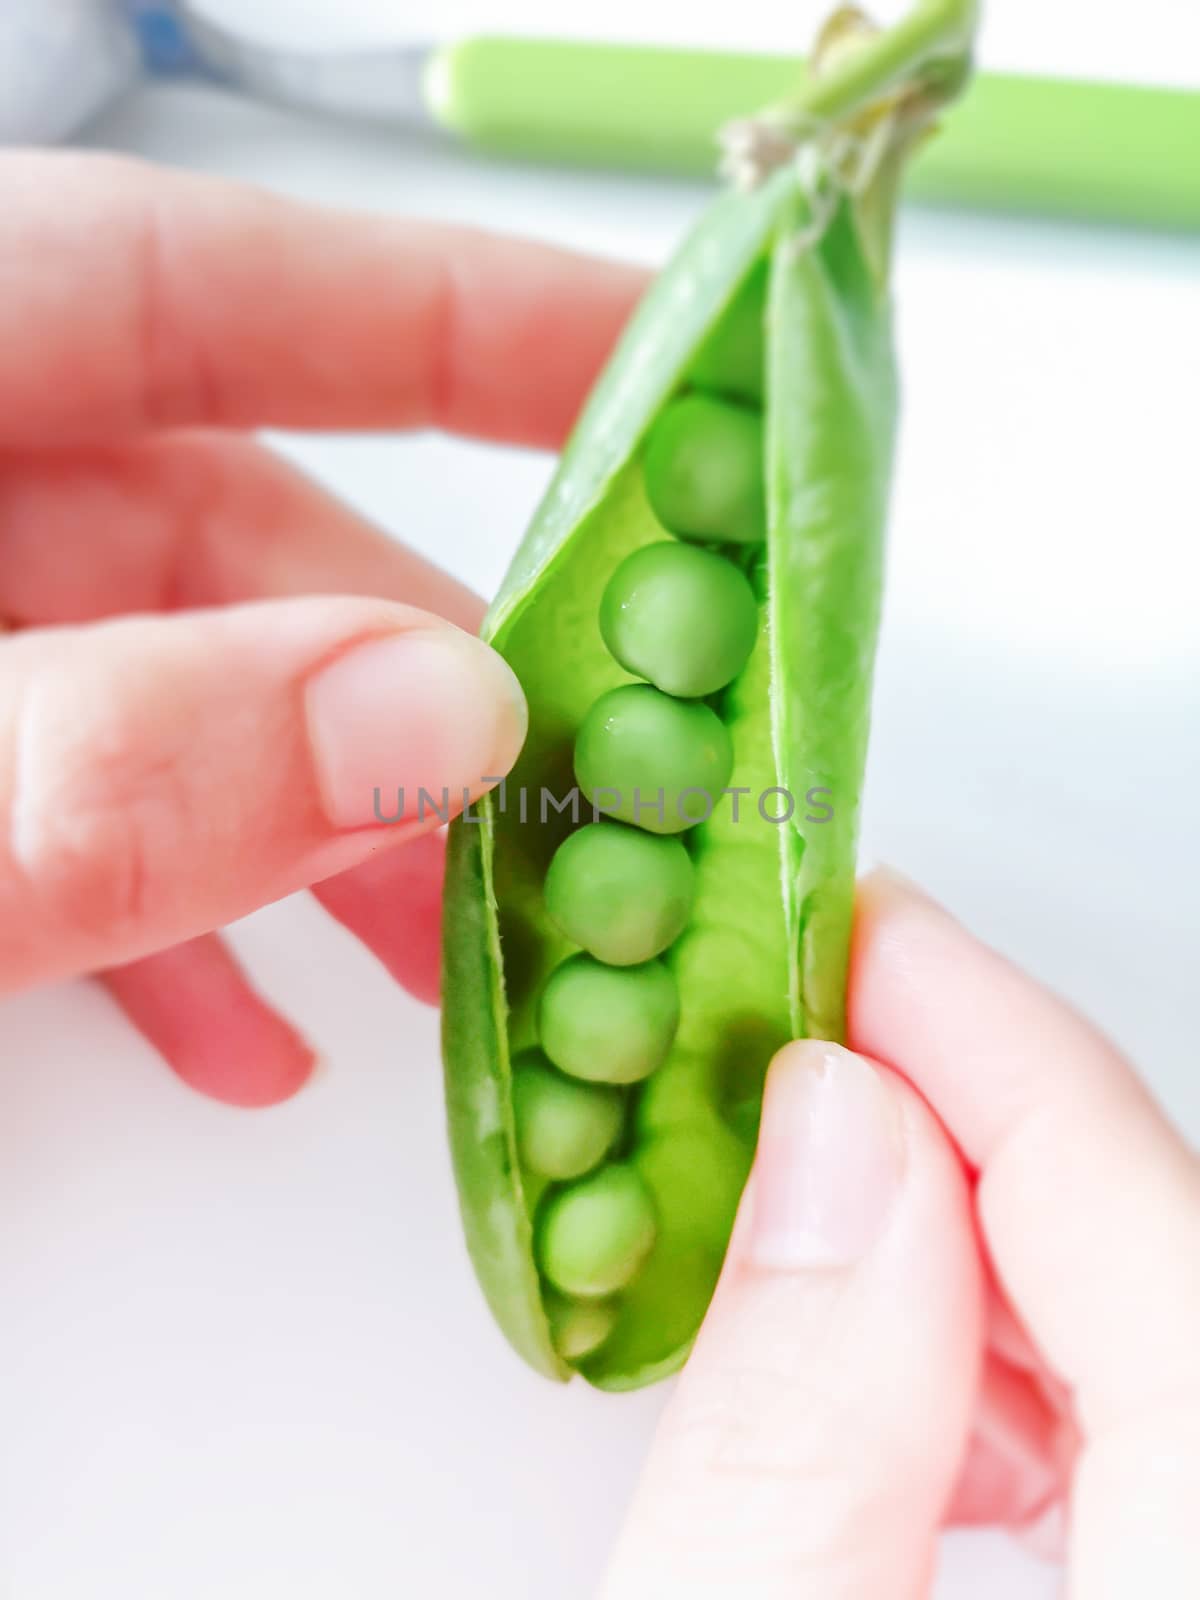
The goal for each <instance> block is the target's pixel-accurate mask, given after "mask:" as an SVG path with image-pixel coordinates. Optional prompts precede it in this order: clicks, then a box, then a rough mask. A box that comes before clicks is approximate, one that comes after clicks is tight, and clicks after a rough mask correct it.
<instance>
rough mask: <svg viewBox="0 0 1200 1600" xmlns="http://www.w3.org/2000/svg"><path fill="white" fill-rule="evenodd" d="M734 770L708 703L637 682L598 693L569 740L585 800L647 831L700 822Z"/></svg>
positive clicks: (722, 728) (718, 721)
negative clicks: (677, 698) (573, 741)
mask: <svg viewBox="0 0 1200 1600" xmlns="http://www.w3.org/2000/svg"><path fill="white" fill-rule="evenodd" d="M732 770H733V745H732V743H731V741H730V738H729V732H728V730H727V729H726V727H725V724H724V723H723V722H722V721H721V719H720V717H718V716H717V714H716V712H715V711H713V710H712V709H711V707H709V706H706V705H704V704H703V703H702V702H701V701H698V700H674V699H672V698H671V696H670V695H666V694H663V693H662V691H661V690H659V689H652V688H650V686H649V685H648V684H643V683H631V684H626V685H625V686H624V687H623V688H620V689H610V690H609V692H608V693H607V694H604V695H601V696H600V698H599V700H597V701H596V703H595V705H594V706H593V707H592V709H591V710H590V711H589V712H588V714H587V716H586V717H585V718H584V719H583V724H582V726H581V727H580V730H579V734H578V737H577V738H576V741H575V776H576V778H577V779H578V780H579V787H580V789H581V790H582V791H583V793H584V794H585V795H586V796H587V798H588V800H590V801H591V803H592V804H593V805H594V806H595V807H596V808H597V809H598V810H600V811H603V812H605V813H606V814H607V815H609V816H614V817H620V818H621V820H622V821H624V822H633V823H636V824H637V826H638V827H639V828H646V829H648V830H649V831H650V832H651V833H682V832H683V830H684V829H685V828H690V827H693V826H694V825H695V824H696V823H697V822H704V821H706V820H707V819H708V817H709V816H711V815H712V812H713V811H714V809H715V808H716V805H717V803H718V801H719V800H720V798H721V794H722V791H723V790H724V788H725V785H726V784H727V783H728V782H729V774H730V772H731V771H732Z"/></svg>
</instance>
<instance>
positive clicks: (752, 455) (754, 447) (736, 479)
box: [644, 394, 767, 544]
mask: <svg viewBox="0 0 1200 1600" xmlns="http://www.w3.org/2000/svg"><path fill="white" fill-rule="evenodd" d="M644 470H645V474H646V495H647V498H648V499H649V501H650V505H651V508H652V510H653V511H654V514H655V516H656V517H657V518H658V520H659V521H660V522H661V523H662V525H663V527H664V528H666V529H667V531H668V532H669V533H677V534H679V535H680V536H681V537H683V538H687V539H706V540H714V541H717V542H719V543H734V544H757V543H758V542H759V541H760V540H762V539H765V538H766V534H767V511H766V494H765V489H764V486H763V432H762V419H761V417H759V416H758V414H757V413H756V412H754V411H749V410H747V409H746V408H745V407H743V406H736V405H731V404H730V403H729V402H728V401H726V400H714V399H713V398H711V396H709V395H704V394H685V395H683V396H682V397H681V398H680V399H678V400H673V401H672V402H671V404H670V405H669V406H667V408H666V410H665V411H664V412H663V413H662V415H661V416H660V417H659V419H658V421H657V422H656V423H655V424H654V427H653V428H652V429H651V430H650V435H649V438H648V439H647V441H646V458H645V469H644Z"/></svg>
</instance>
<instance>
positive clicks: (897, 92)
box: [719, 0, 978, 284]
mask: <svg viewBox="0 0 1200 1600" xmlns="http://www.w3.org/2000/svg"><path fill="white" fill-rule="evenodd" d="M977 17H978V4H977V0H917V3H916V4H915V5H914V6H913V8H912V9H911V10H910V11H909V12H908V13H907V14H906V15H905V16H904V17H903V18H902V19H901V20H900V21H899V22H898V23H896V24H895V25H894V26H893V27H891V28H887V29H879V28H877V27H876V26H875V25H874V24H873V23H872V22H871V21H870V19H869V18H868V17H867V16H866V15H865V14H864V13H863V12H861V11H859V10H858V9H857V7H855V6H851V5H843V6H842V7H840V8H839V9H838V10H837V11H836V12H834V14H833V15H832V16H831V17H830V18H829V20H828V21H827V22H826V24H825V26H824V28H823V29H822V30H821V33H820V36H819V37H818V40H817V44H816V48H815V49H814V51H813V53H812V56H811V58H810V61H809V64H808V72H807V75H806V78H805V81H804V83H803V84H802V86H801V87H800V89H799V90H798V92H797V93H796V94H795V95H794V96H792V97H791V98H789V99H788V100H785V101H779V102H777V103H775V104H774V105H770V106H767V107H765V108H764V109H763V110H762V111H760V112H759V113H758V114H757V115H756V116H753V117H748V118H742V119H738V120H736V121H734V122H730V123H727V124H726V125H725V126H724V127H723V128H722V129H721V131H720V134H719V142H720V145H721V148H722V152H723V155H722V161H721V171H722V173H723V175H724V176H725V177H727V178H729V179H731V180H732V182H733V183H734V185H735V186H736V187H738V188H742V189H753V188H756V187H757V186H758V185H759V184H760V183H762V182H763V181H764V179H765V178H766V177H767V176H768V175H769V174H770V173H771V172H772V171H774V170H775V169H776V168H778V167H781V166H786V165H788V164H789V163H794V164H795V165H796V167H797V168H798V170H799V171H800V173H801V176H802V179H803V183H804V188H805V190H806V191H807V193H808V197H809V202H810V220H809V223H808V225H807V226H806V227H804V228H802V229H801V230H800V232H799V233H798V234H797V235H796V237H795V239H794V240H793V244H794V247H795V248H796V249H797V250H804V249H807V248H809V247H810V246H811V245H812V244H814V243H815V242H816V241H817V240H819V239H820V237H821V236H822V234H823V233H824V232H825V229H826V227H827V226H828V224H829V221H830V219H831V218H832V216H833V213H834V211H835V210H836V209H837V205H838V203H839V201H840V199H841V197H842V196H844V195H845V196H849V197H850V198H851V199H852V200H853V202H854V207H855V211H856V213H857V215H858V220H859V225H860V228H861V230H862V233H863V236H864V243H865V244H866V246H867V251H868V255H869V257H870V259H871V263H872V266H873V268H874V269H875V272H876V276H877V278H878V279H879V281H880V283H881V284H882V283H883V281H884V279H885V278H886V275H887V267H888V257H889V254H890V249H891V232H892V219H893V213H894V211H895V200H896V194H897V190H898V186H899V180H900V175H901V171H902V169H903V166H904V162H905V159H906V158H907V156H908V154H909V152H910V151H911V149H912V148H913V147H914V145H916V144H917V143H918V142H919V140H920V139H921V138H922V136H923V134H924V133H925V131H926V130H927V128H928V125H929V123H930V120H931V118H932V117H933V116H934V115H935V114H936V112H937V111H938V110H939V109H940V108H941V107H942V106H943V105H945V104H946V103H947V102H948V101H950V100H952V99H953V98H954V97H955V96H956V95H957V94H958V93H959V92H960V91H961V90H962V88H963V87H964V85H965V84H966V81H967V79H968V77H969V76H970V71H971V50H972V45H973V41H974V32H975V24H976V21H977Z"/></svg>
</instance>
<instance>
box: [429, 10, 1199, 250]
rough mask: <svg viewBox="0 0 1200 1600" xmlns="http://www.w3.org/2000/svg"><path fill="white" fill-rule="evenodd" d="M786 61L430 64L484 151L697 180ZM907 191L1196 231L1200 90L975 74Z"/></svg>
mask: <svg viewBox="0 0 1200 1600" xmlns="http://www.w3.org/2000/svg"><path fill="white" fill-rule="evenodd" d="M802 71H803V63H802V62H801V61H800V60H799V59H798V58H796V57H791V58H788V57H779V56H765V55H738V54H724V53H721V52H717V51H706V50H675V49H656V48H650V47H646V46H638V45H610V44H588V43H577V42H573V41H566V40H551V39H519V38H501V37H487V36H481V37H477V38H472V39H466V40H463V41H461V42H459V43H457V44H451V45H447V46H445V47H444V48H442V49H441V50H439V51H437V52H436V53H435V54H434V55H433V57H432V58H431V60H430V63H429V67H428V71H427V77H426V98H427V101H428V103H429V106H430V110H431V112H432V114H433V116H434V117H435V119H436V120H437V121H438V122H440V123H441V124H442V126H443V127H446V128H448V129H450V130H452V131H453V132H454V133H456V134H458V135H459V136H460V137H461V138H463V139H464V140H466V141H467V142H468V143H470V144H472V145H474V146H476V147H477V148H479V149H481V150H484V151H489V152H493V153H495V154H498V155H505V156H517V157H523V158H528V159H534V160H552V161H562V162H569V163H576V164H582V165H593V166H595V165H598V166H608V167H616V168H635V169H642V170H646V171H672V172H684V173H710V172H712V171H713V170H714V169H715V165H716V160H717V149H716V142H715V141H716V132H717V129H718V128H719V127H720V126H721V124H722V123H723V122H725V121H727V120H728V119H729V118H730V117H736V116H744V115H746V114H748V113H750V112H753V111H755V110H758V109H759V108H761V107H762V106H765V105H769V104H771V103H772V102H773V101H776V100H780V99H782V98H784V97H785V96H786V95H787V94H788V92H789V90H790V89H791V88H792V87H794V85H795V83H796V80H797V76H798V75H799V74H800V73H801V72H802ZM908 192H909V193H910V194H912V195H914V196H916V197H918V198H920V199H922V200H926V201H930V202H934V203H940V204H949V205H961V206H971V207H981V208H986V209H994V210H1005V211H1024V212H1035V213H1043V214H1050V215H1055V216H1065V217H1077V218H1095V219H1098V220H1102V221H1110V222H1123V223H1134V224H1140V225H1143V226H1150V227H1158V228H1173V229H1195V228H1200V92H1196V91H1192V90H1184V89H1159V88H1148V87H1138V86H1135V85H1132V84H1118V83H1087V82H1082V81H1075V80H1070V79H1055V78H1035V77H1020V76H1015V75H1004V74H998V73H983V74H981V75H980V76H979V77H978V78H977V79H976V81H975V83H974V84H973V85H972V87H971V89H970V92H969V93H968V94H967V95H966V97H965V98H964V99H963V100H962V101H961V102H960V103H959V104H958V105H957V106H955V107H954V108H953V109H952V110H951V111H948V112H947V113H946V116H945V119H944V126H943V130H942V133H941V135H940V136H939V137H938V138H936V139H932V140H930V142H929V145H928V146H927V148H926V149H925V150H924V151H922V152H921V153H920V155H919V156H918V158H917V160H916V161H915V162H914V165H913V169H912V173H911V176H910V178H909V181H908Z"/></svg>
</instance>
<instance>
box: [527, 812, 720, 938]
mask: <svg viewBox="0 0 1200 1600" xmlns="http://www.w3.org/2000/svg"><path fill="white" fill-rule="evenodd" d="M694 880H695V873H694V872H693V870H692V862H691V858H690V857H689V855H688V853H687V851H686V850H685V849H684V848H683V846H682V845H681V844H680V842H679V840H678V839H667V838H660V837H656V836H655V835H654V834H651V833H645V832H643V830H642V829H640V828H626V827H625V826H623V824H621V823H619V822H589V823H588V824H587V825H586V826H585V827H582V828H580V829H579V831H578V832H577V833H572V834H569V835H568V836H567V838H565V839H564V840H563V842H562V844H560V845H559V847H558V849H557V850H556V851H555V854H554V859H553V860H552V861H551V863H550V869H549V871H548V872H547V873H546V914H547V916H548V917H549V918H550V920H551V921H552V922H553V923H554V925H555V927H557V928H559V929H560V930H561V931H562V932H563V933H565V934H566V936H567V938H568V939H571V940H573V941H574V943H575V944H579V945H582V946H583V948H584V949H585V950H587V951H588V952H589V953H590V954H591V955H594V956H596V957H597V958H598V959H599V960H600V961H605V962H607V963H608V965H609V966H612V967H628V966H632V965H634V964H635V963H637V962H640V961H650V960H652V959H653V958H654V957H655V956H657V955H661V954H662V952H663V951H664V950H665V949H666V948H667V946H668V945H670V944H674V942H675V940H676V939H678V937H679V935H680V934H681V933H682V932H683V930H684V928H685V927H686V926H687V920H688V917H689V916H690V915H691V911H692V898H693V894H694V892H695V889H694Z"/></svg>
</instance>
